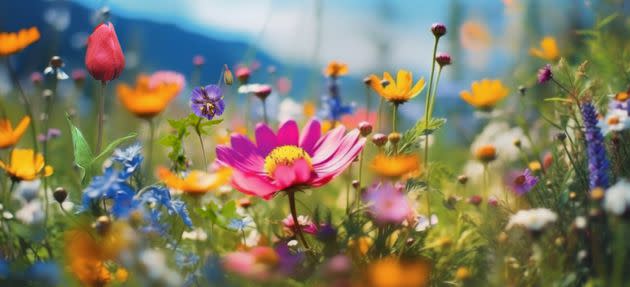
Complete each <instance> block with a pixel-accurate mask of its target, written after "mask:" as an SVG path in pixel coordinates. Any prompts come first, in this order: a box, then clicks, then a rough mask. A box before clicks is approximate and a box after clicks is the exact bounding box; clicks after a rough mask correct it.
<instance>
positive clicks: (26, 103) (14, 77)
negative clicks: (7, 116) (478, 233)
mask: <svg viewBox="0 0 630 287" xmlns="http://www.w3.org/2000/svg"><path fill="white" fill-rule="evenodd" d="M6 62H7V69H8V72H9V76H10V77H11V79H12V80H13V83H14V84H15V87H17V89H18V92H19V93H20V97H21V98H22V101H23V102H24V110H25V112H26V114H27V115H28V116H29V117H30V118H31V124H30V125H31V131H32V138H31V139H32V141H33V151H34V153H33V160H35V156H36V155H37V152H38V145H37V129H36V126H35V116H34V115H33V107H32V106H31V101H30V100H29V99H28V97H27V96H26V93H24V89H22V84H20V80H19V79H18V77H17V74H16V73H15V70H14V69H13V66H12V65H11V60H10V59H9V57H6Z"/></svg>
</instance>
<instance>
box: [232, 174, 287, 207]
mask: <svg viewBox="0 0 630 287" xmlns="http://www.w3.org/2000/svg"><path fill="white" fill-rule="evenodd" d="M232 186H233V187H234V188H236V189H237V190H238V191H240V192H242V193H245V194H249V195H254V196H259V197H262V198H263V199H265V200H269V199H271V198H272V197H273V196H274V195H275V194H276V193H277V192H278V191H280V189H279V188H277V187H276V186H274V185H273V184H272V183H271V182H270V181H269V180H268V179H267V178H266V177H264V176H262V177H261V176H256V175H251V174H246V173H243V172H241V171H239V170H234V171H233V173H232Z"/></svg>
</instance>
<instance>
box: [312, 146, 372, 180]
mask: <svg viewBox="0 0 630 287" xmlns="http://www.w3.org/2000/svg"><path fill="white" fill-rule="evenodd" d="M353 140H354V139H353V138H352V137H351V138H347V139H346V144H347V143H348V142H352V141H353ZM365 141H366V139H365V138H363V137H361V138H359V139H358V140H357V141H356V142H355V143H353V144H352V145H351V148H350V149H345V148H344V150H345V151H344V153H340V154H339V155H338V156H333V157H332V158H331V159H330V160H328V161H326V162H322V163H320V164H319V165H317V166H315V165H314V166H313V168H314V172H315V173H316V174H317V178H316V179H315V180H313V182H311V184H312V185H313V186H321V185H324V184H326V183H328V182H329V181H331V180H332V179H333V178H335V177H337V176H338V175H339V174H341V173H342V172H343V171H344V170H346V169H347V168H348V166H349V165H350V164H351V163H352V161H354V159H355V158H356V157H357V156H358V155H359V153H360V152H361V150H362V149H363V146H364V145H365ZM340 150H341V149H340Z"/></svg>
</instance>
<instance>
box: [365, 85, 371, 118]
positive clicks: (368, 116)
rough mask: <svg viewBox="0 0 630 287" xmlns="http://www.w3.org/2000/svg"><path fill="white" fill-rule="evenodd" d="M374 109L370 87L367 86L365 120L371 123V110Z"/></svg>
mask: <svg viewBox="0 0 630 287" xmlns="http://www.w3.org/2000/svg"><path fill="white" fill-rule="evenodd" d="M371 107H372V97H371V93H370V87H369V86H365V120H366V121H368V122H369V121H370V108H371Z"/></svg>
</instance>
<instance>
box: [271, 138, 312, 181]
mask: <svg viewBox="0 0 630 287" xmlns="http://www.w3.org/2000/svg"><path fill="white" fill-rule="evenodd" d="M299 159H303V160H305V161H306V162H307V163H308V165H309V167H310V168H313V165H312V160H311V156H310V155H309V154H308V153H307V152H306V151H305V150H303V149H302V148H300V147H297V146H293V145H284V146H279V147H277V148H274V149H273V150H272V151H271V152H270V153H269V154H268V155H267V157H265V171H266V172H267V174H269V176H273V172H274V171H275V170H276V168H277V167H278V166H279V165H284V166H290V165H293V163H295V161H297V160H299Z"/></svg>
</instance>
